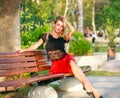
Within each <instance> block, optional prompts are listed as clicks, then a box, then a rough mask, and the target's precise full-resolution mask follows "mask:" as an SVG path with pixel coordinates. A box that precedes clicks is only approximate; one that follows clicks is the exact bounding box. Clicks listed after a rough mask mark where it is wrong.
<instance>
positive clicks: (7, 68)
mask: <svg viewBox="0 0 120 98" xmlns="http://www.w3.org/2000/svg"><path fill="white" fill-rule="evenodd" d="M49 69H50V62H49V61H48V59H47V55H46V51H45V50H39V51H27V52H23V53H16V52H9V53H8V52H7V53H0V78H1V77H6V79H5V80H4V81H1V82H0V92H8V91H14V90H16V89H18V88H19V87H21V86H25V85H29V84H32V83H33V82H39V83H42V82H43V83H49V82H51V81H54V80H57V79H60V78H62V77H65V76H72V74H70V73H61V74H54V75H50V74H49ZM43 71H48V74H45V73H44V72H43ZM86 71H89V69H88V70H84V72H86ZM37 72H39V75H36V76H34V75H31V74H34V73H37ZM40 72H41V73H42V74H40ZM26 74H28V75H29V77H28V76H27V77H25V75H26Z"/></svg>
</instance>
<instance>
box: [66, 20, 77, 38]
mask: <svg viewBox="0 0 120 98" xmlns="http://www.w3.org/2000/svg"><path fill="white" fill-rule="evenodd" d="M65 23H66V25H67V26H68V28H69V29H70V32H69V33H68V35H66V36H65V39H66V40H70V39H71V37H72V35H73V34H74V32H75V28H74V27H73V26H72V25H71V23H70V22H69V21H67V20H65Z"/></svg>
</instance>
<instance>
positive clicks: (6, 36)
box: [0, 0, 120, 95]
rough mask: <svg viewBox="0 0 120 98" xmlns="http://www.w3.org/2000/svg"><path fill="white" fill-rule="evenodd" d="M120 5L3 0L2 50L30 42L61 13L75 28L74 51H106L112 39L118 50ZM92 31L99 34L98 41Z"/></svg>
mask: <svg viewBox="0 0 120 98" xmlns="http://www.w3.org/2000/svg"><path fill="white" fill-rule="evenodd" d="M119 5H120V1H119V0H0V25H1V26H0V47H1V48H0V52H11V51H12V52H14V51H16V50H18V49H20V48H27V47H29V46H31V45H32V44H34V43H35V42H36V41H37V40H38V39H39V37H40V36H41V34H43V33H46V32H48V31H49V30H50V27H51V25H52V22H53V20H54V19H55V17H56V16H58V15H62V16H64V17H66V18H67V19H68V21H70V22H71V23H72V25H73V26H74V27H75V29H76V31H75V34H74V37H73V38H72V39H71V41H70V46H69V53H71V54H72V55H74V56H78V55H79V56H88V55H94V54H95V53H96V52H105V53H106V52H107V45H108V43H110V42H111V43H112V44H114V43H115V45H116V51H115V52H120V48H119V45H120V13H119V10H120V7H119ZM68 31H69V29H68ZM93 32H94V33H95V34H96V35H97V38H96V41H95V43H92V36H91V35H92V33H93ZM39 49H43V46H41V47H39ZM106 56H107V54H106ZM97 73H99V72H97ZM97 73H96V72H93V74H94V75H96V74H97ZM100 74H101V73H100ZM102 74H103V73H102ZM112 74H113V73H112ZM115 74H116V73H115ZM118 74H119V73H117V75H118ZM110 75H111V74H110ZM23 95H24V94H23Z"/></svg>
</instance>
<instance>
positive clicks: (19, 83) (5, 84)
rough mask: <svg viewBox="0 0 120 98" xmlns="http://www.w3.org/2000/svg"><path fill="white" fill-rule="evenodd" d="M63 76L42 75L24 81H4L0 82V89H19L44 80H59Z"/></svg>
mask: <svg viewBox="0 0 120 98" xmlns="http://www.w3.org/2000/svg"><path fill="white" fill-rule="evenodd" d="M63 76H64V74H63V73H61V74H55V75H42V76H35V77H32V78H25V79H18V80H13V81H11V80H10V81H6V82H1V83H0V87H15V88H17V87H19V86H22V85H27V84H30V83H33V82H39V81H44V80H49V79H53V78H59V77H63Z"/></svg>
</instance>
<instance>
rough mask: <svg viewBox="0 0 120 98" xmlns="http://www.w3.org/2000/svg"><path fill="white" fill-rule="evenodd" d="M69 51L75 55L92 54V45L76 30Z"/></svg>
mask: <svg viewBox="0 0 120 98" xmlns="http://www.w3.org/2000/svg"><path fill="white" fill-rule="evenodd" d="M69 52H70V53H71V54H73V55H91V54H92V45H91V43H90V42H89V41H88V40H86V39H85V38H84V36H83V34H81V33H80V32H75V34H74V36H73V38H72V40H71V41H70V49H69Z"/></svg>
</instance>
